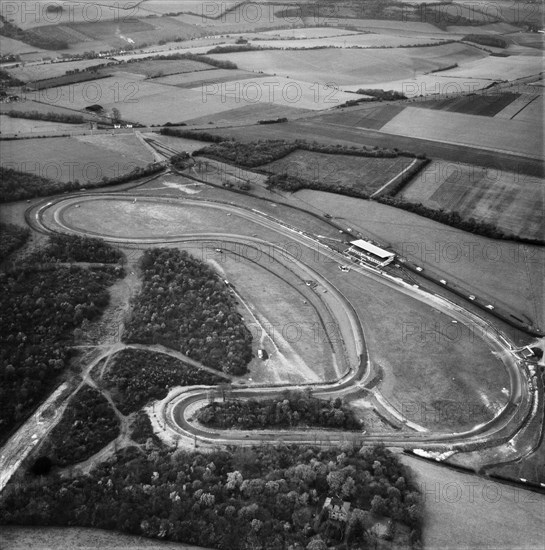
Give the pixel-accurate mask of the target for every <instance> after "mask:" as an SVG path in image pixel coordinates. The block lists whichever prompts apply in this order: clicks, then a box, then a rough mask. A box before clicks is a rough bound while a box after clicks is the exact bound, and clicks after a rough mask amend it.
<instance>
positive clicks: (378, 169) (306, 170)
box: [260, 151, 414, 194]
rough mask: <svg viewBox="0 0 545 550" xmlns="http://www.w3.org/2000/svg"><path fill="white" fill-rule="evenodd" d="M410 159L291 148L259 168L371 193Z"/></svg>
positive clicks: (408, 163) (401, 168)
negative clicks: (330, 153)
mask: <svg viewBox="0 0 545 550" xmlns="http://www.w3.org/2000/svg"><path fill="white" fill-rule="evenodd" d="M413 160H414V159H411V158H407V157H397V158H367V157H356V156H351V155H327V154H323V153H315V152H312V151H294V152H293V153H290V154H289V155H288V156H286V157H284V158H282V159H279V160H275V161H273V162H270V163H269V164H264V165H263V166H260V168H261V169H262V170H266V171H267V172H273V173H275V174H288V175H289V176H295V177H298V178H303V179H307V180H311V181H314V180H317V181H320V182H322V183H325V184H328V185H338V186H340V187H342V188H344V189H353V190H357V191H362V192H364V193H369V194H372V193H374V192H375V191H377V190H378V189H380V188H381V187H382V186H383V185H384V184H386V183H387V182H389V181H390V180H391V179H392V178H395V177H396V176H397V175H398V174H399V173H400V172H401V171H403V170H404V169H405V168H407V167H408V166H409V165H410V164H411V163H412V162H413Z"/></svg>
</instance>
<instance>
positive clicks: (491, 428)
mask: <svg viewBox="0 0 545 550" xmlns="http://www.w3.org/2000/svg"><path fill="white" fill-rule="evenodd" d="M104 199H109V200H117V201H125V202H131V201H133V200H134V197H133V196H131V195H130V194H123V195H120V194H114V193H110V194H108V193H103V194H102V193H101V194H98V193H94V194H84V195H82V194H78V195H75V196H65V197H62V198H59V199H56V200H52V201H49V202H46V201H42V202H41V203H39V204H37V205H35V206H33V207H31V209H30V210H29V211H28V213H27V219H28V220H29V221H30V222H31V224H32V225H33V226H34V227H35V228H36V229H37V230H39V231H42V232H62V233H77V234H92V235H97V236H98V235H100V236H101V237H102V238H103V239H105V240H107V241H110V242H116V243H119V244H122V245H126V246H131V245H132V246H141V245H148V246H150V245H161V244H168V243H183V242H188V241H197V242H210V241H214V242H225V243H226V244H227V243H233V242H240V243H244V244H246V245H248V244H250V245H251V244H252V243H254V244H255V245H258V244H260V243H261V244H267V246H271V245H270V243H265V242H264V241H262V240H260V239H257V238H254V237H250V236H247V235H242V234H239V235H234V234H232V235H226V234H224V233H213V232H212V233H208V232H207V233H196V234H182V235H176V236H168V237H167V236H155V237H153V238H136V237H131V236H130V235H122V236H119V235H108V234H106V235H104V234H100V233H99V232H96V231H93V230H89V231H87V230H86V229H84V228H78V229H74V228H72V227H69V226H68V225H66V224H65V223H64V220H63V211H64V210H65V209H68V208H71V207H74V205H75V203H78V204H80V205H82V204H83V203H84V202H86V201H94V200H104ZM137 200H138V201H139V202H140V203H142V202H144V203H145V202H150V203H152V204H158V203H159V204H160V203H166V202H168V203H171V204H174V205H179V206H180V207H182V208H190V207H191V205H198V206H200V207H203V206H206V207H210V208H211V209H213V211H214V210H216V209H220V210H223V211H227V212H229V213H232V214H234V215H236V216H238V217H241V218H245V219H247V220H251V221H252V222H253V223H257V224H260V225H262V226H264V227H265V228H267V230H269V231H271V232H274V233H277V234H280V235H282V237H283V238H284V239H286V238H287V239H290V240H292V241H294V242H296V243H298V244H299V245H300V246H303V247H312V250H313V251H314V253H316V245H317V244H320V247H319V251H320V254H322V255H324V256H325V257H326V258H329V259H330V260H333V261H336V262H338V263H345V261H346V258H345V257H344V256H343V255H342V254H340V253H339V252H337V251H335V250H333V249H331V248H329V247H327V246H325V245H324V243H320V241H319V239H318V238H317V237H315V236H313V235H309V234H304V233H303V232H302V231H299V230H297V229H296V228H293V227H289V226H288V225H286V224H285V223H283V222H281V221H280V220H277V219H274V218H272V217H271V216H269V215H266V214H263V213H261V212H258V211H256V210H250V209H246V208H243V207H239V206H234V205H232V204H227V203H220V202H213V201H206V200H200V199H186V198H184V199H171V198H169V199H165V198H162V197H156V196H152V195H150V196H146V195H141V194H139V195H138V198H137ZM46 214H47V215H46ZM44 218H47V219H44ZM129 230H130V229H129V228H127V231H129ZM283 255H284V256H285V255H286V251H285V250H284V251H283ZM290 262H294V263H292V264H291V265H292V266H293V265H296V266H297V268H298V269H299V270H300V271H301V278H309V277H311V278H313V279H314V280H316V281H317V282H318V283H319V284H321V285H323V286H324V287H325V288H327V289H328V290H329V291H330V292H328V294H329V295H330V296H333V299H334V300H336V301H337V307H335V308H334V311H335V313H336V315H337V322H338V324H339V327H340V328H341V331H342V335H343V339H344V341H345V345H346V347H347V348H349V349H348V355H349V357H350V358H351V360H352V364H351V366H350V367H349V368H348V369H347V370H346V371H345V372H344V374H343V375H342V376H341V377H340V378H339V379H338V380H336V381H332V382H329V383H313V384H310V385H311V387H312V392H313V395H316V396H317V397H335V396H340V395H345V394H346V392H350V390H354V389H358V390H363V391H367V392H369V393H371V394H373V395H374V396H375V397H376V398H377V399H376V402H377V404H378V408H379V409H381V408H382V412H389V413H390V414H392V413H393V414H396V412H397V411H395V410H392V409H393V407H391V405H390V404H389V403H387V401H386V400H385V399H384V397H382V396H381V395H380V392H379V391H378V390H377V389H376V388H373V387H372V383H371V384H370V382H371V381H372V378H373V376H372V374H373V372H374V369H373V361H372V358H369V357H368V356H367V353H366V349H365V341H364V334H363V330H362V327H361V323H360V322H359V319H358V315H357V312H356V311H355V310H354V308H353V307H352V306H351V304H350V303H349V302H348V301H347V300H346V298H344V296H343V295H342V293H341V292H340V291H339V290H338V289H337V288H336V287H335V285H334V283H333V282H332V281H329V280H327V279H326V278H325V277H324V276H323V275H322V274H320V273H319V272H317V271H316V270H314V269H311V268H310V267H309V266H308V265H305V264H303V263H302V262H299V261H298V259H297V258H295V257H292V258H291V259H290ZM317 265H319V262H317ZM352 269H353V270H354V271H356V272H357V273H358V274H359V275H361V277H362V278H366V277H367V278H371V279H373V280H375V281H378V282H380V283H381V284H384V285H386V286H388V287H389V288H391V289H392V291H395V292H401V293H403V294H406V295H408V296H411V297H412V298H415V299H417V300H420V301H422V302H424V303H426V304H428V305H430V306H432V307H433V308H435V309H436V310H438V311H441V312H442V313H444V314H446V315H448V316H450V317H451V318H452V319H454V320H457V321H458V322H461V323H464V324H465V325H466V326H468V327H469V328H471V329H474V330H478V331H479V332H478V333H479V334H481V335H482V337H483V339H484V340H485V341H486V342H487V343H488V345H489V346H490V348H491V350H492V351H493V352H494V353H496V354H497V355H498V357H499V358H500V359H501V360H502V361H503V363H504V365H505V367H506V368H507V371H508V373H509V377H510V390H509V401H508V404H507V406H506V407H505V408H504V409H503V410H502V411H501V412H499V414H498V415H497V416H496V417H494V418H493V419H492V420H490V421H489V422H487V423H485V424H482V425H479V426H475V427H474V428H472V429H471V430H469V431H466V432H459V433H445V432H437V433H433V432H429V431H428V430H426V429H425V428H422V427H419V426H416V425H411V423H410V422H407V421H405V425H406V426H407V427H408V428H412V430H413V431H403V432H399V431H392V432H391V433H380V434H372V433H369V434H367V433H361V432H346V431H335V430H304V431H303V430H289V431H282V430H264V431H255V430H253V431H248V432H244V431H238V430H212V429H207V428H205V427H203V426H199V425H196V424H195V423H194V422H192V421H190V420H189V418H190V416H191V414H192V412H194V411H195V410H196V408H197V407H199V406H201V405H204V404H206V403H208V402H209V396H210V392H216V393H215V396H216V397H220V391H219V390H217V389H216V388H210V387H204V386H199V387H190V388H184V389H183V390H181V391H178V392H174V393H171V394H170V395H169V397H167V399H166V400H165V401H163V402H162V404H161V406H160V412H161V414H162V415H163V420H164V429H165V430H168V431H169V432H170V435H173V436H174V437H178V438H180V439H185V440H190V441H195V442H196V441H197V440H199V442H200V443H201V444H204V445H207V444H208V445H213V446H217V445H221V444H231V445H254V444H260V443H264V442H278V441H285V442H291V443H301V444H320V445H338V444H340V443H342V442H346V441H354V442H356V443H358V444H373V443H376V442H379V441H382V442H384V443H385V444H386V445H388V446H390V447H405V448H415V447H420V448H433V449H438V450H445V449H460V450H462V449H468V448H474V447H475V445H483V446H492V445H495V444H498V443H502V442H505V441H507V440H509V439H511V438H512V437H513V435H514V434H515V433H517V432H518V431H519V430H520V428H521V427H522V426H523V425H524V424H525V423H526V421H527V419H528V417H529V415H530V414H531V410H532V404H533V403H534V400H535V399H536V396H535V393H532V392H531V391H530V390H529V388H528V383H527V382H528V372H527V369H526V366H525V364H524V362H523V361H521V360H520V358H519V357H518V356H517V355H516V353H515V351H514V346H513V345H512V344H511V343H510V342H509V341H508V340H507V338H506V336H505V335H503V334H501V333H500V332H499V331H498V330H496V329H495V328H494V327H493V326H492V325H490V324H489V323H488V322H487V321H485V320H484V319H482V318H481V317H479V316H478V315H476V314H475V313H473V312H471V311H468V310H466V309H464V308H463V307H461V306H459V305H456V304H454V303H452V302H450V301H449V300H447V299H445V298H443V297H441V296H439V295H437V294H431V293H428V292H426V291H424V290H422V289H417V288H413V286H412V285H410V284H408V283H406V282H405V281H403V280H402V279H399V278H396V277H392V276H390V275H388V274H386V273H383V272H380V271H379V270H377V269H375V268H370V267H363V266H362V267H352ZM303 386H305V385H304V384H303V385H298V386H291V385H283V386H278V385H270V386H265V385H252V386H248V385H246V386H245V387H235V386H233V390H232V397H236V398H252V397H253V398H275V397H279V396H281V394H282V392H283V391H285V390H286V389H301V388H302V387H303ZM397 416H398V417H399V416H400V415H399V412H397Z"/></svg>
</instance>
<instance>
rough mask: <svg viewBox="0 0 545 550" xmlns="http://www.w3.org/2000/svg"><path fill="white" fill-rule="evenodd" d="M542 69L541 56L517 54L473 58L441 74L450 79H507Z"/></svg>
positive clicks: (525, 75) (535, 73)
mask: <svg viewBox="0 0 545 550" xmlns="http://www.w3.org/2000/svg"><path fill="white" fill-rule="evenodd" d="M542 71H543V63H542V60H541V56H539V55H532V56H523V55H516V56H511V57H487V58H486V59H476V60H471V61H469V62H468V63H465V64H464V65H461V66H460V67H457V68H456V69H451V70H448V71H443V72H441V76H443V77H445V78H450V79H456V78H470V79H474V78H475V79H489V80H498V81H505V80H516V79H517V78H524V77H527V76H532V75H538V74H539V73H541V72H542Z"/></svg>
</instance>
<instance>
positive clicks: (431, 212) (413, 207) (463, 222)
mask: <svg viewBox="0 0 545 550" xmlns="http://www.w3.org/2000/svg"><path fill="white" fill-rule="evenodd" d="M376 200H377V201H378V202H381V203H383V204H387V205H389V206H395V207H396V208H402V209H403V210H407V211H409V212H414V213H415V214H419V215H420V216H425V217H426V218H430V219H431V220H435V221H438V222H441V223H444V224H446V225H450V226H451V227H456V228H457V229H462V230H464V231H469V232H470V233H476V234H478V235H483V236H484V237H490V238H492V239H505V240H513V241H517V242H521V243H527V244H533V245H543V244H545V239H528V238H524V237H519V236H517V235H514V234H513V233H506V232H505V231H503V230H502V229H500V228H499V227H497V226H495V225H493V224H491V223H488V222H484V221H479V220H476V219H475V218H464V217H462V216H461V215H460V214H459V213H458V212H446V211H445V210H443V209H442V208H440V209H438V210H437V209H435V208H430V207H429V206H424V205H423V204H422V203H414V202H409V201H407V200H405V199H403V198H400V197H391V196H389V195H383V196H380V197H377V199H376Z"/></svg>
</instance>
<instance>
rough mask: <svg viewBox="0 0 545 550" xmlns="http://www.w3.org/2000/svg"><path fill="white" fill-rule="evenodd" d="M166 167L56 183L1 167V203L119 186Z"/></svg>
mask: <svg viewBox="0 0 545 550" xmlns="http://www.w3.org/2000/svg"><path fill="white" fill-rule="evenodd" d="M163 169H164V167H163V166H162V165H161V164H159V163H153V164H148V165H147V166H146V167H145V168H135V169H134V170H132V171H131V172H129V173H127V174H123V175H121V176H117V177H113V178H107V177H103V178H102V179H101V180H100V181H95V182H93V181H87V182H80V181H79V180H75V181H68V182H66V181H55V180H52V179H49V178H43V177H42V176H37V175H35V174H31V173H30V172H21V171H20V170H13V169H12V168H5V167H3V166H0V202H9V201H18V200H22V199H31V198H34V197H44V196H47V195H54V194H56V193H62V192H64V191H78V190H79V189H81V188H82V187H104V186H106V185H118V184H120V183H126V182H128V181H132V180H135V179H139V178H143V177H145V176H151V175H153V174H157V173H158V172H161V171H162V170H163Z"/></svg>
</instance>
